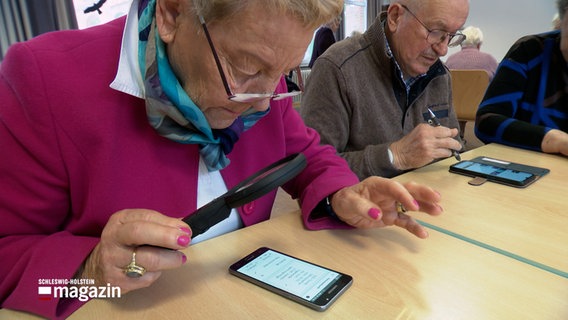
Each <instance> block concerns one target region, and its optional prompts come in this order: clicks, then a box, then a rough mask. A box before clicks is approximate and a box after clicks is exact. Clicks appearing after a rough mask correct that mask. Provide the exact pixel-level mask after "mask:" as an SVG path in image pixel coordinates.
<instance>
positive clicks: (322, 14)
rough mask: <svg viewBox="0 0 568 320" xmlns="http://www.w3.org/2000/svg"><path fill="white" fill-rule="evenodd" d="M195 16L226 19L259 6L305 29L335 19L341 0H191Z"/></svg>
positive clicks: (210, 19) (207, 18) (340, 6)
mask: <svg viewBox="0 0 568 320" xmlns="http://www.w3.org/2000/svg"><path fill="white" fill-rule="evenodd" d="M192 2H193V9H194V10H195V11H196V14H198V15H202V16H203V18H204V19H205V20H206V21H212V20H224V19H228V18H230V17H232V16H234V15H236V14H238V13H240V12H242V11H244V10H245V9H247V8H248V7H250V6H251V5H253V4H260V5H262V7H263V8H265V9H266V11H267V13H268V14H286V15H291V16H293V17H295V18H297V19H298V20H299V21H301V22H302V24H303V25H304V26H307V27H313V28H315V27H317V26H320V25H322V24H324V23H325V22H328V21H330V20H331V19H333V18H335V17H337V16H338V15H339V14H340V13H341V11H342V10H343V0H192Z"/></svg>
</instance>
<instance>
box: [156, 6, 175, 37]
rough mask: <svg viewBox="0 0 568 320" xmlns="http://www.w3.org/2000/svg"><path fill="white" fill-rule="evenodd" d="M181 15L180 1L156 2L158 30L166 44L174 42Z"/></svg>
mask: <svg viewBox="0 0 568 320" xmlns="http://www.w3.org/2000/svg"><path fill="white" fill-rule="evenodd" d="M179 14H180V3H179V0H158V1H157V2H156V28H157V29H158V30H157V31H158V34H159V35H160V38H161V39H162V41H164V43H170V42H172V41H173V39H174V37H175V33H176V30H177V23H176V20H177V18H178V16H179Z"/></svg>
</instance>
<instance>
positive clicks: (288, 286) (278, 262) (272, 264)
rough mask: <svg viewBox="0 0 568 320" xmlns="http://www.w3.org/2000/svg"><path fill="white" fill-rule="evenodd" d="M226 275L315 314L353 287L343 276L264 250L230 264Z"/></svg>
mask: <svg viewBox="0 0 568 320" xmlns="http://www.w3.org/2000/svg"><path fill="white" fill-rule="evenodd" d="M229 273H231V274H233V275H235V276H237V277H239V278H242V279H244V280H247V281H250V282H252V283H254V284H256V285H258V286H260V287H262V288H265V289H267V290H269V291H272V292H274V293H276V294H279V295H281V296H283V297H286V298H288V299H291V300H293V301H296V302H299V303H300V304H302V305H304V306H307V307H310V308H312V309H314V310H317V311H324V310H326V309H327V308H328V307H329V306H330V305H331V304H332V303H333V302H334V301H335V300H337V298H338V297H339V296H340V295H341V294H342V293H343V292H345V291H346V290H347V288H349V287H350V286H351V284H352V283H353V277H351V276H349V275H347V274H344V273H341V272H338V271H334V270H331V269H328V268H325V267H322V266H319V265H316V264H313V263H311V262H308V261H305V260H301V259H298V258H295V257H292V256H290V255H287V254H285V253H282V252H279V251H276V250H273V249H270V248H266V247H262V248H259V249H257V250H255V251H254V252H253V253H251V254H249V255H247V256H246V257H244V258H242V259H241V260H239V261H237V262H235V263H234V264H232V265H231V266H230V267H229Z"/></svg>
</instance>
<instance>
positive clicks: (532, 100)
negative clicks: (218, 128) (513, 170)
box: [475, 0, 568, 156]
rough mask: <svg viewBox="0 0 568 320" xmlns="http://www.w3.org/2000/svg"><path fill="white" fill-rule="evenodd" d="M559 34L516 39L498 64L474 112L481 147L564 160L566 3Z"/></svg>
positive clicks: (561, 0)
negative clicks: (552, 155)
mask: <svg viewBox="0 0 568 320" xmlns="http://www.w3.org/2000/svg"><path fill="white" fill-rule="evenodd" d="M556 4H557V7H558V15H559V17H560V19H561V21H562V22H561V29H560V31H552V32H548V33H544V34H537V35H529V36H525V37H523V38H521V39H519V40H518V41H517V42H516V43H515V44H514V45H513V46H512V47H511V49H509V52H508V53H507V55H506V56H505V58H504V59H503V61H501V64H500V65H499V68H498V69H497V73H496V74H495V78H494V79H493V81H491V83H490V84H489V87H488V88H487V92H486V93H485V97H484V98H483V101H482V102H481V104H480V106H479V109H478V110H477V116H476V121H475V134H476V136H477V137H478V138H479V139H480V140H481V141H483V142H485V143H489V142H497V143H501V144H505V145H509V146H513V147H519V148H523V149H529V150H536V151H540V152H546V153H557V154H561V155H564V156H568V80H567V79H568V67H567V65H568V18H567V17H566V10H567V9H568V0H558V1H557V2H556Z"/></svg>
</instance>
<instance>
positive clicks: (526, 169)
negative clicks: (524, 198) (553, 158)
mask: <svg viewBox="0 0 568 320" xmlns="http://www.w3.org/2000/svg"><path fill="white" fill-rule="evenodd" d="M549 171H550V170H548V169H545V168H540V167H533V166H529V165H524V164H519V163H514V162H509V161H504V160H499V159H493V158H488V157H477V158H474V159H471V160H464V161H460V162H458V163H455V164H453V165H451V166H450V172H453V173H459V174H463V175H467V176H470V177H482V178H485V179H487V180H489V181H494V182H497V183H502V184H506V185H509V186H514V187H518V188H524V187H526V186H528V185H530V184H531V183H533V182H535V181H536V180H538V179H539V178H540V177H542V176H544V175H545V174H547V173H548V172H549Z"/></svg>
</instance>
